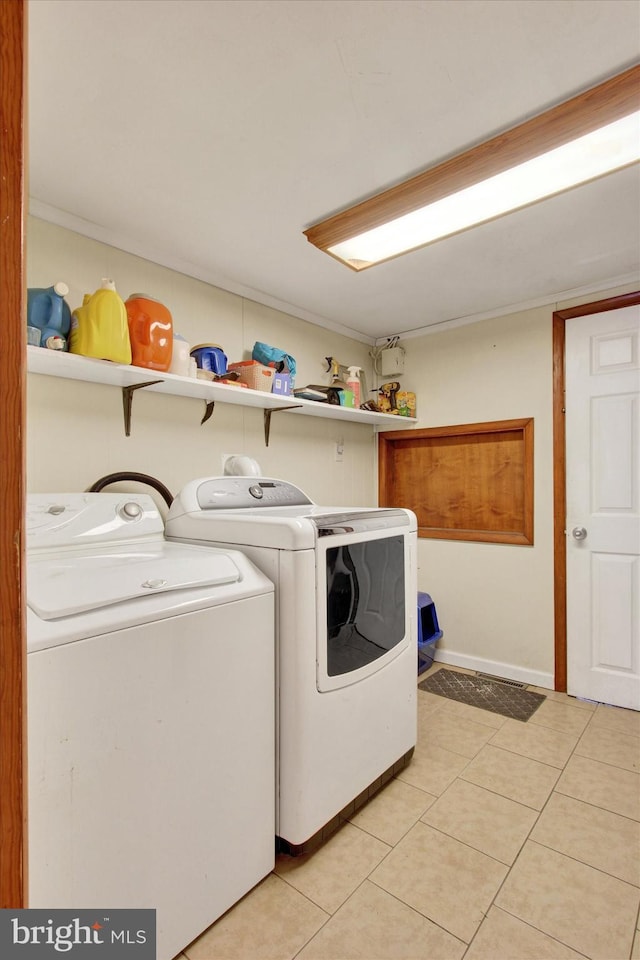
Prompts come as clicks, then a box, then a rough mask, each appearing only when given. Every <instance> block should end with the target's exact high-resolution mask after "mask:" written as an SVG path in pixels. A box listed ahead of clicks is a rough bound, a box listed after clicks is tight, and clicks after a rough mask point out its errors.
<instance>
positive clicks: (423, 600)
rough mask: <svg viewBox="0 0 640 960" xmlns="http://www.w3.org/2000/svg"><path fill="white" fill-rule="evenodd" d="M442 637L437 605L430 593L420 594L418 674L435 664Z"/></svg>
mask: <svg viewBox="0 0 640 960" xmlns="http://www.w3.org/2000/svg"><path fill="white" fill-rule="evenodd" d="M441 636H442V630H441V629H440V625H439V623H438V614H437V612H436V605H435V603H434V602H433V600H432V599H431V596H430V595H429V594H428V593H418V673H419V674H420V673H424V671H425V670H428V669H429V667H430V666H431V664H432V663H433V655H434V653H435V648H436V643H437V641H438V640H439V639H440V637H441Z"/></svg>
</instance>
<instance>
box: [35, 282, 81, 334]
mask: <svg viewBox="0 0 640 960" xmlns="http://www.w3.org/2000/svg"><path fill="white" fill-rule="evenodd" d="M68 293H69V287H68V286H67V285H66V283H63V282H62V281H61V280H60V281H58V283H54V285H53V286H52V287H44V288H43V287H30V288H29V289H28V290H27V324H28V326H30V327H36V328H37V329H38V330H40V346H41V347H50V348H52V349H55V350H60V349H62V350H67V349H68V344H67V337H68V335H69V329H70V327H71V311H70V309H69V305H68V304H67V302H66V300H65V299H64V298H65V297H66V295H67V294H68ZM60 341H62V343H60Z"/></svg>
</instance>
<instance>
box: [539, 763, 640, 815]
mask: <svg viewBox="0 0 640 960" xmlns="http://www.w3.org/2000/svg"><path fill="white" fill-rule="evenodd" d="M556 791H557V792H558V793H563V794H565V795H566V796H568V797H575V798H576V800H584V801H585V802H586V803H592V804H593V805H594V806H596V807H602V808H603V809H604V810H610V811H611V812H612V813H619V814H620V815H621V816H623V817H631V818H632V819H633V820H640V774H637V773H632V772H631V771H629V770H621V769H620V768H619V767H612V766H610V765H609V764H607V763H600V762H599V761H597V760H590V759H589V758H587V757H576V756H575V755H574V756H573V757H571V759H570V760H569V762H568V764H567V766H566V767H565V769H564V771H563V772H562V775H561V776H560V779H559V780H558V783H557V784H556Z"/></svg>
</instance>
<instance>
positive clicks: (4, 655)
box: [0, 0, 27, 909]
mask: <svg viewBox="0 0 640 960" xmlns="http://www.w3.org/2000/svg"><path fill="white" fill-rule="evenodd" d="M26 19H27V11H26V4H25V2H24V0H1V2H0V36H1V37H2V43H1V44H0V77H1V79H2V82H1V84H0V129H2V137H0V276H1V277H2V283H1V284H0V316H2V349H1V350H0V408H1V409H2V418H1V421H0V464H1V469H0V498H1V500H0V502H1V503H2V522H1V523H0V712H1V718H2V722H1V723H0V823H1V824H2V828H1V830H0V907H2V908H11V909H16V908H20V907H23V906H26V902H27V899H26V898H27V869H26V864H27V823H26V821H27V797H26V782H27V777H26V767H27V759H26V758H27V754H26V723H25V717H26V628H25V624H26V614H25V611H26V600H25V530H24V527H25V521H24V501H25V449H24V435H25V416H26V415H25V407H26V402H25V391H26V353H27V351H26V346H25V343H26V337H25V329H26V316H25V299H26V296H25V277H24V216H25V202H24V198H25V193H26V191H25V168H26V164H25V129H26V109H25V102H26V82H25V73H26V36H27V25H26Z"/></svg>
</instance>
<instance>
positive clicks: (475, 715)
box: [439, 697, 507, 730]
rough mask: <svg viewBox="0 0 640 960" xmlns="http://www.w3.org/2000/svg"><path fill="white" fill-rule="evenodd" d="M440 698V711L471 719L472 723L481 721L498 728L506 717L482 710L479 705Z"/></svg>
mask: <svg viewBox="0 0 640 960" xmlns="http://www.w3.org/2000/svg"><path fill="white" fill-rule="evenodd" d="M439 699H440V700H442V712H443V713H444V714H445V715H448V716H454V717H462V719H463V720H472V721H473V722H474V723H483V724H484V725H485V726H487V727H493V728H494V730H499V729H500V727H501V726H502V725H503V723H506V720H507V718H506V717H503V716H501V715H500V714H499V713H492V712H491V710H483V709H482V708H481V707H472V706H471V704H469V703H459V702H458V701H457V700H449V698H448V697H440V698H439Z"/></svg>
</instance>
